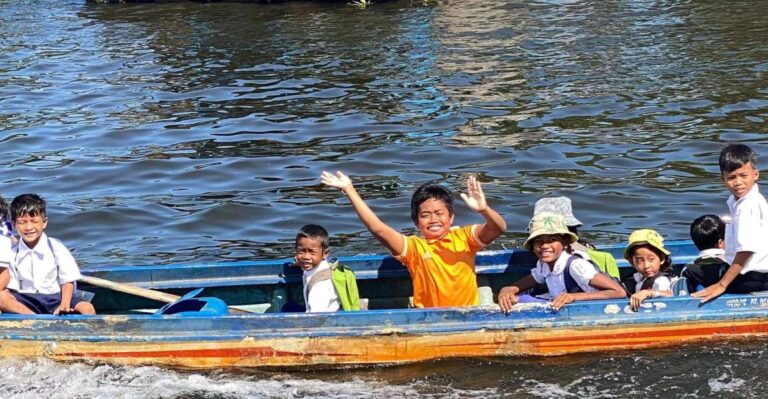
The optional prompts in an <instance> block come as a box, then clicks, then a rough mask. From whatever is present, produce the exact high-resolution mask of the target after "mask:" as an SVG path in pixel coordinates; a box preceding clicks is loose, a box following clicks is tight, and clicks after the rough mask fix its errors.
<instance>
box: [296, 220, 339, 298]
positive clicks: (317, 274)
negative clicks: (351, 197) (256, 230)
mask: <svg viewBox="0 0 768 399" xmlns="http://www.w3.org/2000/svg"><path fill="white" fill-rule="evenodd" d="M328 248H329V246H328V231H326V230H325V229H324V228H323V227H322V226H319V225H316V224H308V225H305V226H303V227H302V228H301V229H299V232H298V233H296V244H295V249H296V256H295V260H296V264H297V265H299V267H301V269H302V270H304V275H303V277H302V281H303V282H304V304H305V307H306V311H307V313H311V312H336V311H338V310H339V309H340V302H339V295H338V294H337V293H336V289H335V288H333V282H332V281H331V267H330V265H329V264H328V253H329V250H328Z"/></svg>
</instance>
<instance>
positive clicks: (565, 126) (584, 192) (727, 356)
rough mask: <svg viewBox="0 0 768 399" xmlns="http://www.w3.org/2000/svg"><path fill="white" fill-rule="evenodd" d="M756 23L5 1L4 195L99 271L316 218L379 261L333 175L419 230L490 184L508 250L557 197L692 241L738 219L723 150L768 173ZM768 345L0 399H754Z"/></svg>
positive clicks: (240, 254) (763, 47) (571, 13)
mask: <svg viewBox="0 0 768 399" xmlns="http://www.w3.org/2000/svg"><path fill="white" fill-rule="evenodd" d="M763 6H764V5H763V4H762V3H761V2H746V1H745V2H740V1H737V2H715V1H695V2H693V1H691V2H680V1H675V2H672V1H670V2H665V1H631V2H602V1H595V2H587V1H526V2H521V1H501V2H499V1H497V2H488V1H479V0H478V1H475V0H465V1H442V2H440V1H428V2H423V1H396V2H387V3H381V4H375V5H374V6H372V7H368V8H366V9H359V8H355V7H352V6H348V5H346V4H343V3H322V2H290V3H287V4H272V5H267V4H237V3H215V4H204V3H191V4H187V3H178V4H139V5H120V4H112V5H97V4H86V3H83V2H81V1H74V0H72V1H53V0H49V1H34V2H31V1H11V0H7V1H5V0H0V142H1V143H2V146H3V151H2V152H0V165H2V166H0V181H2V183H3V185H2V190H0V191H1V192H2V194H3V196H5V197H6V198H7V199H10V198H12V197H13V196H15V195H17V194H20V193H24V192H38V193H41V194H42V195H44V196H45V197H46V198H47V200H48V201H49V206H50V209H49V215H50V223H49V232H50V234H51V235H52V236H55V237H58V238H61V239H62V240H63V241H64V242H65V243H66V244H67V245H68V246H69V247H70V248H71V249H72V250H73V252H74V253H75V255H76V257H77V259H78V261H79V262H80V263H81V265H82V266H83V267H88V266H91V265H100V264H156V263H177V262H199V261H211V260H243V259H270V258H275V257H288V256H290V249H291V244H292V237H293V235H294V233H295V230H296V229H297V228H298V227H299V226H301V225H302V224H304V223H306V222H310V221H312V222H318V221H319V222H320V223H322V224H324V225H325V226H326V227H327V228H328V229H329V230H330V232H331V234H332V235H333V239H332V245H333V252H334V253H335V254H337V255H338V254H347V255H348V254H356V253H370V252H381V251H382V249H381V247H380V246H379V244H378V243H376V242H375V240H373V239H372V238H371V237H370V235H368V234H367V233H365V232H364V229H363V228H362V226H361V225H360V223H359V222H358V220H357V219H356V217H355V216H354V214H353V212H352V211H351V209H350V207H349V206H348V203H347V201H346V200H344V199H343V198H342V196H341V195H340V193H339V192H336V191H334V190H330V189H325V188H322V187H321V186H320V185H319V180H318V176H319V174H320V172H321V171H322V170H343V171H345V172H347V173H348V174H350V175H351V176H353V178H354V179H355V180H356V181H357V182H358V187H359V190H360V191H361V193H362V194H363V196H364V197H365V198H367V199H368V200H369V203H370V205H371V206H372V207H373V208H374V209H375V210H376V211H377V213H378V214H379V216H380V217H381V218H382V219H383V220H385V221H386V222H387V223H389V224H391V225H392V226H394V227H395V228H397V229H400V230H402V231H408V232H410V231H412V225H411V222H410V220H409V209H408V203H409V198H410V195H411V193H412V192H413V190H414V188H415V187H417V186H418V185H419V184H421V183H423V182H425V181H428V180H432V179H438V180H440V181H441V182H443V183H444V184H446V185H447V186H449V187H451V188H452V189H454V190H456V191H461V190H464V184H465V183H464V182H465V180H466V178H467V176H469V175H471V174H476V175H479V176H480V179H481V180H482V181H483V182H484V184H485V186H484V188H485V192H486V194H487V195H488V197H489V201H490V203H491V205H492V206H493V207H494V208H495V209H497V210H498V211H499V212H501V213H502V214H503V216H504V218H505V219H506V221H507V222H508V224H509V231H508V232H507V233H506V234H505V236H503V237H502V238H501V239H499V240H498V241H497V242H496V243H494V245H493V246H494V247H495V248H502V247H514V246H519V245H520V243H521V239H522V238H524V237H525V233H524V230H525V226H526V224H527V221H528V218H529V217H530V214H531V212H532V204H533V202H534V201H535V200H536V199H538V198H540V197H542V196H548V195H568V196H570V197H571V198H572V199H573V202H574V205H575V211H576V215H577V217H578V218H579V219H581V220H582V221H583V222H584V226H583V227H582V231H583V232H584V235H585V236H587V237H588V238H590V239H591V240H593V241H595V242H599V243H615V242H621V241H623V240H625V239H626V235H627V234H628V233H629V232H630V231H631V230H633V229H636V228H640V227H650V228H655V229H658V230H659V231H660V232H662V234H664V235H665V236H666V237H667V238H673V239H685V238H687V234H688V224H689V223H690V221H691V220H692V219H694V218H695V217H697V216H699V215H700V214H703V213H710V212H714V213H723V212H725V210H726V208H725V205H724V201H725V198H726V191H725V189H724V188H723V186H722V184H721V183H720V181H719V176H718V169H717V165H716V156H717V154H718V152H719V150H720V148H722V145H723V143H725V142H728V141H739V142H745V143H748V144H749V145H751V146H753V147H754V148H755V149H756V150H757V151H758V152H760V153H763V154H768V139H767V138H766V136H765V132H766V124H765V119H766V117H768V78H766V73H767V72H768V28H767V26H768V25H767V24H766V23H765V18H764V14H765V13H764V12H761V8H762V7H763ZM766 165H768V158H766V159H764V160H763V161H761V163H760V166H762V167H765V166H766ZM456 213H457V217H456V222H457V223H472V222H477V221H479V220H480V219H479V217H478V216H477V215H473V214H471V212H470V211H469V210H468V209H467V208H466V207H464V206H463V205H461V204H459V205H458V206H457V209H456ZM763 346H764V342H762V341H759V342H753V343H740V344H738V345H736V346H735V347H732V345H731V344H721V345H716V346H713V347H703V348H702V347H695V348H686V349H684V350H682V351H677V350H676V351H659V352H642V353H639V354H626V353H624V354H615V355H610V354H609V355H600V356H594V357H577V358H566V359H552V360H536V359H533V360H530V359H529V360H523V359H503V360H498V359H494V360H473V361H467V360H451V361H441V362H434V363H426V364H422V365H414V366H405V367H393V368H374V369H364V370H349V371H343V372H332V373H331V372H290V373H288V372H284V373H280V372H278V373H272V372H270V373H267V372H253V371H243V372H229V371H228V372H221V373H216V372H214V373H208V374H200V373H195V372H183V371H174V370H163V369H156V368H144V367H136V368H133V367H128V368H115V367H109V366H98V365H97V366H94V365H82V364H77V365H70V364H54V363H50V362H47V361H38V362H34V361H33V362H28V361H18V360H2V361H0V396H1V397H3V398H9V397H13V398H17V397H18V398H22V397H24V398H26V397H62V398H71V397H103V398H122V397H126V398H127V397H151V398H154V397H157V398H160V397H163V398H164V397H176V398H240V397H254V398H262V397H264V398H269V397H277V398H283V397H302V398H310V397H339V398H341V397H377V398H378V397H382V398H384V397H410V396H414V395H420V396H425V397H498V396H502V397H552V398H554V397H630V396H631V397H637V396H644V397H668V396H677V397H684V396H689V397H697V396H713V397H761V396H763V395H761V394H760V392H765V391H766V386H765V383H764V382H763V380H764V379H763V378H761V377H760V376H761V375H764V374H765V372H766V370H764V366H763V364H766V362H765V361H764V358H765V356H764V350H763Z"/></svg>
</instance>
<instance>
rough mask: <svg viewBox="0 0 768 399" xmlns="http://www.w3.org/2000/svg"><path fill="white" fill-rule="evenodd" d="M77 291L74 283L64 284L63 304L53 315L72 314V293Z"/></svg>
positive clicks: (62, 287) (62, 290)
mask: <svg viewBox="0 0 768 399" xmlns="http://www.w3.org/2000/svg"><path fill="white" fill-rule="evenodd" d="M74 291H75V285H74V284H73V283H64V284H62V285H61V303H60V304H59V307H57V308H56V309H55V310H54V311H53V314H55V315H58V314H60V313H72V312H73V311H74V309H72V304H71V303H70V302H71V301H72V293H73V292H74Z"/></svg>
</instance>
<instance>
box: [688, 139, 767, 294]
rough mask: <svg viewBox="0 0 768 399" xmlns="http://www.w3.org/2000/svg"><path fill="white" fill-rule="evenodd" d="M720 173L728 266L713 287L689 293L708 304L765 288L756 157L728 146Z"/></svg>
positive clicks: (763, 214) (762, 204)
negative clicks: (726, 219)
mask: <svg viewBox="0 0 768 399" xmlns="http://www.w3.org/2000/svg"><path fill="white" fill-rule="evenodd" d="M719 164H720V174H721V177H722V179H723V183H724V184H725V186H726V188H728V191H730V192H731V195H730V196H729V197H728V200H727V204H728V210H729V212H730V216H731V223H729V224H728V225H727V226H726V228H725V260H726V262H728V263H730V267H729V268H728V270H727V271H726V272H725V274H724V275H723V276H722V277H721V278H720V281H718V282H717V283H716V284H713V285H710V286H709V287H706V288H704V289H703V290H701V291H699V292H696V293H694V294H692V296H693V297H696V298H701V300H702V301H709V300H712V299H714V298H717V297H718V296H720V295H721V294H723V293H725V292H729V293H748V292H753V291H765V290H766V289H768V246H766V245H765V239H766V237H768V202H766V200H765V197H763V195H762V194H760V190H759V188H758V185H757V179H758V178H759V177H760V171H759V170H758V168H757V154H756V153H755V152H754V151H753V150H752V149H751V148H750V147H749V146H747V145H745V144H729V145H727V146H726V147H725V148H723V150H722V151H721V152H720V158H719Z"/></svg>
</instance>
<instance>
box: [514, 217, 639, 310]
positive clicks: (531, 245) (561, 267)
mask: <svg viewBox="0 0 768 399" xmlns="http://www.w3.org/2000/svg"><path fill="white" fill-rule="evenodd" d="M529 229H530V235H529V236H528V239H527V240H525V243H524V244H523V246H524V247H525V249H527V250H528V251H531V252H533V254H534V255H536V257H537V258H538V259H539V260H538V262H536V267H535V268H533V269H532V270H531V274H529V275H527V276H525V277H523V278H522V279H520V280H518V281H517V282H516V283H514V284H512V285H510V286H508V287H504V288H502V289H501V291H499V306H500V307H501V310H502V311H504V312H509V311H511V310H512V306H514V305H515V304H516V303H517V302H518V300H519V295H520V293H522V292H526V291H528V290H530V289H531V288H533V287H534V286H536V284H544V283H546V285H547V288H548V289H549V295H550V297H551V298H553V300H552V308H553V309H555V310H557V309H560V308H561V307H562V306H564V305H565V304H568V303H571V302H574V301H585V300H592V299H611V298H626V293H625V292H624V288H623V287H622V286H621V285H620V284H619V283H618V282H616V281H614V280H613V279H612V278H611V277H609V276H608V275H606V274H603V273H600V272H599V271H598V270H597V267H595V265H594V264H592V263H591V262H590V261H588V260H586V259H583V258H581V257H580V256H578V255H574V254H573V249H572V248H571V244H572V243H574V242H576V241H577V240H578V239H579V237H578V236H577V235H576V234H573V233H571V232H570V231H568V227H567V226H566V225H565V220H564V218H563V216H562V215H556V214H554V213H549V212H542V213H539V214H538V215H536V216H534V217H533V219H532V220H531V223H530V224H529Z"/></svg>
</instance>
